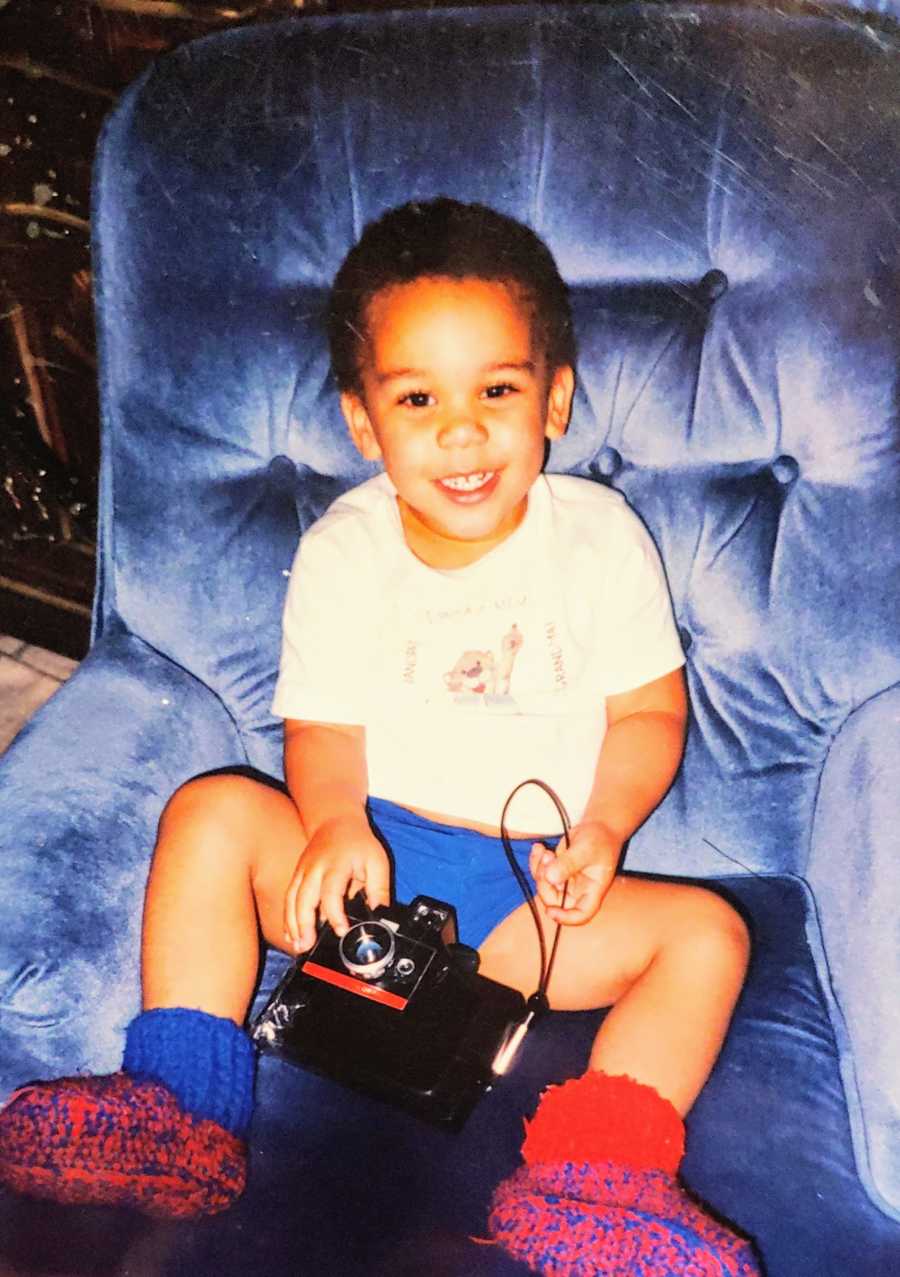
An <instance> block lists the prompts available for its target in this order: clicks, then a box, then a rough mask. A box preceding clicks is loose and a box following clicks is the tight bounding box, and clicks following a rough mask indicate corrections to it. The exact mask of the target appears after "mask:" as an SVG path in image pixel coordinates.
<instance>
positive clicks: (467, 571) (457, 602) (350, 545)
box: [272, 474, 684, 834]
mask: <svg viewBox="0 0 900 1277" xmlns="http://www.w3.org/2000/svg"><path fill="white" fill-rule="evenodd" d="M683 660H684V658H683V655H682V650H681V644H680V642H679V639H678V633H677V630H676V628H675V624H674V621H673V618H672V610H671V605H670V601H669V593H668V589H667V586H666V582H665V578H664V575H663V571H662V567H661V564H660V561H659V556H658V555H657V552H656V549H655V547H654V545H653V542H652V540H651V539H650V536H649V535H648V533H647V532H646V530H645V528H644V526H643V524H642V523H641V522H640V520H639V519H638V518H637V516H636V515H635V514H634V513H633V512H632V511H631V510H630V509H629V507H628V506H627V504H626V503H625V500H624V498H623V497H622V496H620V495H619V493H617V492H615V491H614V490H612V489H610V488H606V487H602V486H601V485H599V484H596V483H593V482H591V481H590V480H587V479H577V478H573V477H570V476H564V475H541V476H540V477H539V478H538V479H537V481H536V482H535V484H534V486H533V487H532V489H531V491H530V493H529V499H528V508H527V510H526V513H525V517H524V519H523V520H522V523H521V524H520V525H519V527H518V528H517V529H516V531H515V532H514V533H513V534H512V535H511V536H510V537H508V538H507V539H506V540H505V541H504V542H502V543H501V544H500V545H498V546H496V547H495V548H494V549H493V550H491V551H489V552H488V554H486V555H485V556H484V557H483V558H481V559H479V560H478V562H476V563H473V564H471V565H470V566H469V567H465V568H457V569H454V570H452V571H440V570H438V569H435V568H430V567H427V566H426V565H425V564H424V563H422V562H421V561H420V560H419V559H417V558H416V557H415V555H414V554H413V553H412V551H411V550H410V549H409V547H408V546H407V544H406V542H405V540H404V537H403V531H402V527H401V523H400V515H399V511H398V508H397V502H396V491H395V489H394V487H393V485H392V483H391V482H390V480H389V479H388V478H387V476H386V475H384V474H380V475H377V476H376V477H375V478H373V479H370V480H368V482H366V483H363V484H361V485H360V486H359V487H357V488H354V489H352V490H351V491H350V492H347V493H345V494H344V496H342V497H340V498H339V499H338V500H337V501H335V502H334V504H333V505H332V506H331V507H330V508H329V509H328V510H327V511H326V513H325V514H324V515H323V516H322V518H321V519H319V520H318V521H317V522H316V523H315V524H313V525H312V527H310V528H309V529H308V531H307V532H306V533H305V535H304V536H303V537H302V539H301V541H300V545H299V548H298V551H297V555H296V558H295V560H294V565H293V568H292V570H291V578H290V583H289V585H288V592H287V598H286V601H285V608H284V629H283V640H282V653H281V666H280V670H279V676H278V682H277V685H276V688H275V696H274V701H273V706H272V708H273V712H274V713H275V714H278V715H280V716H282V717H284V718H296V719H305V720H312V721H317V722H329V723H348V724H356V725H361V726H363V727H364V728H365V731H366V760H367V764H368V772H369V793H370V794H371V795H372V796H373V797H378V798H386V799H389V800H390V801H392V802H396V803H400V804H402V805H403V806H407V807H417V808H421V809H424V810H427V811H431V812H437V813H440V814H441V815H444V816H447V817H449V818H451V819H453V818H456V819H462V820H473V821H481V822H483V823H486V824H490V825H495V826H496V825H498V824H499V822H500V813H501V811H502V808H503V804H504V802H505V801H506V799H507V796H508V795H509V794H510V792H511V791H512V790H513V788H514V787H515V786H516V785H517V784H519V782H520V781H523V780H526V779H528V778H529V777H537V778H538V779H540V780H543V781H545V782H546V783H547V784H549V785H551V786H552V788H553V789H555V790H556V792H557V793H558V794H559V795H560V797H561V798H562V800H563V802H564V804H565V806H566V809H567V811H568V814H569V816H570V818H571V820H572V822H573V823H575V822H576V821H577V820H578V819H579V818H580V817H581V815H582V813H583V811H584V807H585V804H586V802H587V799H588V797H589V795H590V792H591V788H592V786H593V779H594V772H595V768H596V763H597V757H598V754H599V750H600V745H601V743H602V741H603V736H604V733H605V730H606V710H605V698H606V697H607V696H608V695H610V694H613V693H616V692H624V691H629V690H631V689H632V688H635V687H639V686H641V684H643V683H648V682H650V681H651V680H652V679H655V678H659V677H661V676H662V675H663V674H667V673H669V672H671V671H672V670H673V669H676V668H678V667H679V666H680V665H681V664H683ZM508 824H509V827H510V828H511V829H518V830H527V831H528V832H534V833H537V832H540V833H545V834H550V833H554V832H558V831H559V819H558V817H557V815H556V812H555V810H554V808H553V807H552V804H551V802H550V800H549V799H548V798H547V796H546V795H545V794H543V793H542V792H541V791H540V790H538V789H537V788H535V787H534V786H530V787H529V788H527V789H525V790H523V791H522V792H521V793H520V794H519V795H517V797H516V798H515V800H514V802H513V804H512V805H511V807H510V812H509V816H508Z"/></svg>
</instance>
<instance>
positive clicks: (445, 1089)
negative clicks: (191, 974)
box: [251, 896, 526, 1130]
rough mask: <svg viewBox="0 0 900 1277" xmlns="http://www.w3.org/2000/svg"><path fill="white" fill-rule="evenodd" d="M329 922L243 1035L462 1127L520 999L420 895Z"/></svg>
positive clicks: (359, 905)
mask: <svg viewBox="0 0 900 1277" xmlns="http://www.w3.org/2000/svg"><path fill="white" fill-rule="evenodd" d="M347 918H348V921H349V923H350V929H349V930H348V931H347V932H346V934H345V935H344V936H342V937H340V938H339V937H338V936H337V935H336V933H335V932H334V930H333V929H332V928H331V927H330V926H329V925H328V924H325V925H324V926H323V927H322V929H321V931H320V933H319V936H318V939H317V941H316V944H315V945H314V947H313V948H312V949H311V950H310V951H309V953H308V954H305V955H303V956H302V957H301V958H299V959H298V960H297V961H296V962H295V963H294V964H293V965H292V966H291V967H290V969H289V970H288V971H287V973H286V975H285V976H284V978H283V979H282V980H281V982H280V984H279V985H278V986H277V988H276V989H275V992H274V993H273V995H272V997H271V999H270V1000H269V1002H268V1004H267V1005H266V1007H265V1009H264V1010H263V1011H262V1012H261V1013H260V1015H259V1016H258V1017H257V1019H256V1020H255V1021H254V1023H253V1025H252V1027H251V1035H252V1037H253V1039H254V1041H255V1042H257V1043H258V1045H259V1046H260V1048H261V1049H263V1050H265V1051H272V1052H275V1053H276V1054H278V1055H280V1056H282V1057H284V1058H285V1059H287V1060H289V1061H291V1062H293V1063H295V1064H298V1065H302V1066H303V1067H305V1068H309V1069H313V1070H315V1071H316V1072H318V1073H322V1074H325V1075H326V1076H328V1077H332V1078H334V1079H335V1080H336V1081H338V1082H341V1083H344V1084H345V1085H348V1086H351V1087H354V1088H356V1089H357V1090H361V1091H366V1092H368V1093H370V1094H374V1095H377V1096H379V1097H380V1098H382V1099H384V1100H387V1101H389V1102H391V1103H393V1104H396V1105H398V1106H399V1107H401V1108H404V1109H407V1110H408V1111H410V1112H412V1113H415V1114H417V1115H418V1116H419V1117H422V1118H425V1119H426V1120H427V1121H430V1122H432V1123H434V1124H435V1125H438V1126H442V1127H444V1128H447V1129H450V1130H459V1129H460V1128H461V1127H462V1126H463V1124H464V1122H465V1120H466V1118H467V1117H468V1115H469V1113H470V1112H471V1111H472V1109H473V1108H474V1106H475V1104H476V1103H477V1101H478V1100H479V1098H480V1097H481V1096H482V1095H483V1094H484V1092H485V1091H487V1090H489V1089H490V1087H491V1084H492V1083H493V1081H494V1079H495V1077H496V1076H497V1075H498V1073H500V1072H502V1071H503V1069H504V1067H505V1060H506V1059H507V1058H508V1056H509V1048H510V1045H511V1043H513V1042H514V1040H515V1035H516V1032H517V1029H518V1028H519V1026H520V1025H521V1024H522V1023H523V1021H524V1020H525V1018H526V1003H525V999H524V998H523V997H522V995H521V994H520V993H518V992H517V991H515V990H514V989H510V988H507V986H506V985H502V984H498V983H497V982H496V981H495V980H489V979H487V978H485V977H484V976H481V975H479V974H478V970H477V968H478V953H477V952H476V950H474V949H471V948H469V947H468V946H467V945H461V944H458V943H457V941H456V914H455V912H454V910H453V908H452V906H451V905H448V904H444V903H443V902H442V901H440V900H434V899H432V898H431V897H430V896H416V897H415V899H414V900H413V901H412V902H411V903H410V904H409V905H401V904H395V905H392V906H390V907H387V908H379V909H376V910H374V911H370V910H369V909H368V907H367V906H366V905H365V903H364V901H363V899H362V897H361V896H357V897H356V898H355V899H354V900H353V901H351V902H350V903H349V904H348V905H347Z"/></svg>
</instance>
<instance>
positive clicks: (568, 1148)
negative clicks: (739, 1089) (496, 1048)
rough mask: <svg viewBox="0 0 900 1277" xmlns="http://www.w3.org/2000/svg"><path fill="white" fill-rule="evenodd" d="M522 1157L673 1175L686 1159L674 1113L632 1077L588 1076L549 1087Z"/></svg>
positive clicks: (531, 1160)
mask: <svg viewBox="0 0 900 1277" xmlns="http://www.w3.org/2000/svg"><path fill="white" fill-rule="evenodd" d="M522 1156H523V1157H524V1159H525V1161H526V1162H527V1163H528V1165H529V1166H532V1165H534V1164H535V1163H536V1162H550V1163H554V1162H573V1163H575V1164H578V1165H581V1164H583V1163H585V1162H587V1163H596V1162H617V1163H618V1164H619V1165H621V1166H628V1167H632V1168H634V1169H635V1170H661V1171H666V1172H668V1173H669V1174H671V1175H674V1174H675V1173H676V1171H677V1170H678V1167H679V1166H680V1165H681V1159H682V1157H683V1156H684V1123H683V1122H682V1120H681V1117H680V1116H679V1114H678V1111H677V1110H676V1109H675V1107H674V1106H673V1105H672V1104H671V1103H670V1102H669V1101H668V1100H666V1099H663V1097H662V1096H661V1095H660V1094H659V1092H658V1091H655V1090H654V1089H653V1087H652V1086H645V1085H644V1084H643V1083H641V1082H636V1081H635V1080H634V1078H630V1077H610V1076H609V1075H608V1074H606V1073H598V1072H596V1071H593V1070H592V1071H590V1072H588V1073H586V1074H585V1075H584V1077H579V1078H572V1079H571V1080H570V1081H568V1082H564V1083H563V1084H562V1085H561V1086H552V1087H549V1088H548V1089H547V1090H546V1091H545V1092H544V1094H543V1095H542V1097H541V1100H540V1103H539V1104H538V1107H537V1111H536V1112H535V1115H534V1117H533V1118H532V1119H531V1121H530V1122H528V1123H526V1135H525V1142H524V1143H523V1145H522Z"/></svg>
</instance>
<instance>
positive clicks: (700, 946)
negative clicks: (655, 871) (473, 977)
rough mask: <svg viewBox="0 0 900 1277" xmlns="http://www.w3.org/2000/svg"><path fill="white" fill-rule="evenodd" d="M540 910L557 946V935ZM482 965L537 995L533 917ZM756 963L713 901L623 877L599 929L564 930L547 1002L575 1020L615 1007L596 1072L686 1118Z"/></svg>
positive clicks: (596, 922)
mask: <svg viewBox="0 0 900 1277" xmlns="http://www.w3.org/2000/svg"><path fill="white" fill-rule="evenodd" d="M538 907H539V909H541V913H542V915H543V925H544V928H545V933H546V934H547V935H548V936H550V935H552V933H553V931H554V930H555V924H554V923H551V922H550V921H549V920H548V919H547V918H546V915H544V914H543V909H542V906H541V905H540V902H538ZM481 954H482V965H481V970H482V972H483V974H484V975H488V976H491V977H492V978H494V979H496V980H501V981H502V982H503V983H505V984H511V985H513V986H514V987H515V988H519V989H521V990H522V991H523V992H524V993H526V994H528V993H531V992H533V990H534V989H535V987H536V985H537V972H538V966H537V962H538V959H537V944H536V939H535V936H534V924H533V922H532V920H531V916H530V914H529V913H528V911H527V909H526V908H525V907H524V906H523V907H522V908H520V909H517V910H516V912H515V913H514V914H512V915H511V916H510V917H509V918H506V919H504V921H503V922H502V923H500V925H499V926H498V927H496V928H495V930H494V931H493V933H492V934H491V935H490V936H488V938H487V940H486V941H485V942H484V944H483V945H482V947H481ZM748 955H749V940H748V936H747V929H746V927H745V926H744V923H743V921H742V920H741V918H740V917H739V916H738V914H737V913H736V912H735V911H734V910H733V909H732V908H731V907H730V906H729V905H728V904H726V903H725V902H724V901H723V900H721V899H720V898H719V897H718V896H716V895H714V894H713V893H712V892H708V891H705V890H703V889H702V888H697V887H689V886H681V885H671V884H667V883H657V882H648V881H646V880H643V879H638V878H629V877H620V878H617V879H616V880H615V882H614V883H613V885H612V887H611V888H610V891H609V893H608V894H607V896H606V899H605V900H604V902H603V905H602V906H601V908H600V911H599V913H597V914H596V916H595V917H594V918H593V919H592V920H591V921H590V922H588V923H586V924H585V925H584V926H581V927H567V928H565V927H564V928H563V934H562V936H561V938H560V943H559V948H558V950H557V957H556V963H555V966H554V971H553V978H552V980H551V982H550V989H549V994H550V1003H551V1006H553V1007H554V1008H556V1009H557V1010H567V1011H575V1010H587V1009H590V1008H592V1007H606V1006H610V1007H612V1010H611V1011H610V1012H609V1014H608V1015H607V1017H606V1019H605V1021H604V1023H603V1025H602V1027H601V1029H600V1032H599V1033H598V1035H597V1038H596V1040H595V1042H594V1047H593V1050H592V1052H591V1068H593V1069H598V1070H603V1071H604V1072H606V1073H610V1074H627V1075H628V1076H629V1077H633V1078H635V1079H636V1080H637V1081H639V1082H643V1083H645V1084H646V1085H648V1086H652V1087H653V1088H654V1089H655V1090H657V1091H658V1092H659V1093H660V1095H662V1096H664V1097H665V1098H666V1099H668V1100H670V1101H671V1103H672V1104H674V1106H675V1107H676V1108H677V1109H678V1111H679V1113H681V1114H682V1115H683V1114H685V1113H686V1112H687V1111H688V1109H689V1108H690V1107H691V1105H692V1104H693V1102H694V1100H695V1099H696V1097H697V1095H698V1093H699V1092H700V1090H701V1089H702V1087H703V1084H704V1083H705V1081H706V1079H707V1077H708V1076H709V1074H710V1072H711V1070H712V1067H713V1064H714V1063H715V1060H716V1057H717V1055H718V1053H719V1049H720V1047H721V1045H722V1042H723V1040H724V1037H725V1033H726V1031H727V1029H728V1024H729V1021H730V1019H731V1014H732V1011H733V1010H734V1005H735V1002H736V1001H737V998H738V995H739V994H740V991H741V987H742V985H743V981H744V976H745V974H746V969H747V960H748Z"/></svg>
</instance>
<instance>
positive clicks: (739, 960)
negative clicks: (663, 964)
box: [670, 887, 751, 983]
mask: <svg viewBox="0 0 900 1277" xmlns="http://www.w3.org/2000/svg"><path fill="white" fill-rule="evenodd" d="M682 892H683V894H681V898H680V901H679V906H680V907H679V908H678V910H677V911H676V913H677V922H676V925H675V926H674V928H673V929H672V931H671V932H670V944H672V945H673V946H674V949H675V951H676V952H679V953H681V954H683V955H684V957H685V958H686V959H688V960H689V961H690V962H691V963H692V965H694V966H695V967H697V968H699V967H700V966H702V967H704V968H705V969H706V970H707V971H708V972H709V973H710V974H711V975H714V974H715V973H716V972H717V971H718V972H720V973H721V974H722V976H723V977H727V979H728V981H729V983H731V981H732V980H735V979H736V980H738V981H741V982H742V981H743V978H744V975H745V974H746V971H747V966H748V964H749V961H750V950H751V939H750V931H749V929H748V927H747V924H746V922H745V921H744V919H743V918H742V917H741V915H740V913H739V912H738V911H737V909H735V908H734V907H733V905H730V904H729V903H728V901H727V900H724V899H723V898H722V897H721V896H720V895H718V894H717V893H716V892H714V891H710V890H708V889H707V888H705V887H686V888H683V889H682Z"/></svg>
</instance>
